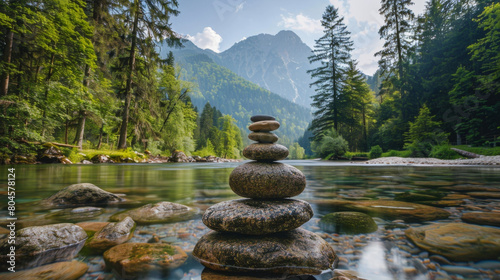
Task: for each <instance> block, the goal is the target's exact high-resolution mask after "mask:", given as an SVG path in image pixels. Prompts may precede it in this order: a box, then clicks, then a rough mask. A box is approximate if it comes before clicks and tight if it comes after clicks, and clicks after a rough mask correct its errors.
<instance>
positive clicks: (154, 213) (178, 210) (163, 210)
mask: <svg viewBox="0 0 500 280" xmlns="http://www.w3.org/2000/svg"><path fill="white" fill-rule="evenodd" d="M194 214H195V211H194V210H193V209H191V208H189V207H187V206H185V205H182V204H177V203H172V202H167V201H162V202H158V203H155V204H146V205H144V206H142V207H139V208H136V209H132V210H127V211H124V212H121V213H117V214H115V215H113V216H111V218H110V221H113V222H116V221H121V220H123V219H124V218H125V217H127V216H129V217H131V218H132V219H133V220H134V221H135V222H136V223H137V224H161V223H170V222H178V221H184V220H189V219H190V218H191V217H192V216H193V215H194Z"/></svg>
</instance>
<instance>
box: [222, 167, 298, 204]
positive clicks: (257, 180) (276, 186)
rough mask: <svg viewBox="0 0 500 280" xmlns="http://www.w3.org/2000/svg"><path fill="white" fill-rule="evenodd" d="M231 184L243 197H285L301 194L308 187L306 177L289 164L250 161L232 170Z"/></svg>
mask: <svg viewBox="0 0 500 280" xmlns="http://www.w3.org/2000/svg"><path fill="white" fill-rule="evenodd" d="M229 186H230V187H231V189H232V190H233V191H234V192H235V193H236V194H237V195H239V196H242V197H248V198H259V199H276V198H285V197H292V196H296V195H299V194H300V193H301V192H302V191H303V190H304V188H305V187H306V177H305V176H304V174H302V172H300V170H298V169H297V168H295V167H293V166H291V165H288V164H284V163H277V162H273V163H262V162H249V163H245V164H242V165H240V166H238V167H236V168H235V169H234V170H233V172H231V175H230V176H229Z"/></svg>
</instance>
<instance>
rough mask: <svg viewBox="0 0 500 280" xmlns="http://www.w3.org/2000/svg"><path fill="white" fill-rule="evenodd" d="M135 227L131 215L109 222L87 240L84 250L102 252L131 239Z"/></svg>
mask: <svg viewBox="0 0 500 280" xmlns="http://www.w3.org/2000/svg"><path fill="white" fill-rule="evenodd" d="M134 229H135V223H134V221H133V220H132V219H131V218H130V217H125V219H123V221H121V222H119V223H109V224H108V225H106V226H105V227H103V228H102V229H101V230H99V231H98V232H96V233H95V234H94V236H92V237H91V238H90V239H89V240H87V242H86V243H85V249H84V250H88V251H89V252H92V253H102V252H104V251H106V250H107V249H109V248H111V247H113V246H116V245H118V244H122V243H124V242H127V241H128V240H130V238H132V236H133V231H134Z"/></svg>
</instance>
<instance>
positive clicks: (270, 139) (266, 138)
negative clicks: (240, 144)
mask: <svg viewBox="0 0 500 280" xmlns="http://www.w3.org/2000/svg"><path fill="white" fill-rule="evenodd" d="M248 139H250V140H253V141H258V142H259V143H276V142H277V141H278V140H279V138H278V135H276V134H274V133H271V132H252V133H250V134H248Z"/></svg>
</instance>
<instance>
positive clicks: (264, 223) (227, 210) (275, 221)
mask: <svg viewBox="0 0 500 280" xmlns="http://www.w3.org/2000/svg"><path fill="white" fill-rule="evenodd" d="M313 215H314V213H313V210H312V208H311V206H310V205H309V203H307V202H305V201H302V200H295V199H283V200H255V199H238V200H231V201H225V202H221V203H218V204H215V205H213V206H212V207H210V208H208V209H207V210H206V211H205V213H204V215H203V223H204V224H205V225H206V226H207V227H209V228H211V229H213V230H216V231H227V232H237V233H243V234H252V235H262V234H269V233H275V232H280V231H287V230H292V229H296V228H298V227H300V226H301V225H302V224H304V223H305V222H307V221H309V220H310V219H311V218H312V216H313Z"/></svg>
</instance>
